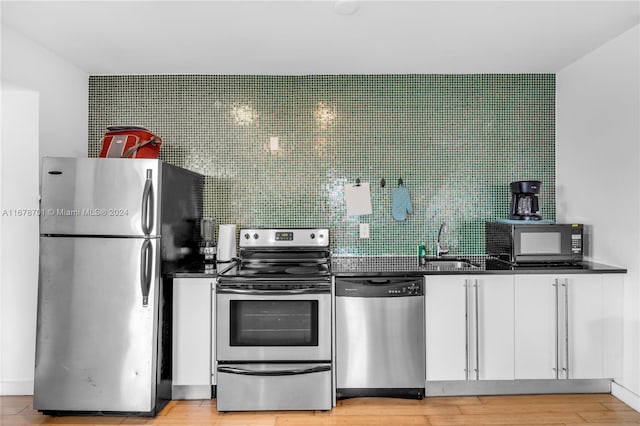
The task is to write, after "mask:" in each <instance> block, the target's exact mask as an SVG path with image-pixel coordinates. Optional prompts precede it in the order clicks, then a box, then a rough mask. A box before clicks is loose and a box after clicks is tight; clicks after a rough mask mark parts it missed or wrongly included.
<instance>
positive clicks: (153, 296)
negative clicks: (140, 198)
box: [34, 237, 161, 413]
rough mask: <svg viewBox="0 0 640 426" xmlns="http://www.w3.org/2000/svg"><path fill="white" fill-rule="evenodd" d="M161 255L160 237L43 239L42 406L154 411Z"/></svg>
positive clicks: (38, 380)
mask: <svg viewBox="0 0 640 426" xmlns="http://www.w3.org/2000/svg"><path fill="white" fill-rule="evenodd" d="M157 253H158V240H156V239H150V240H147V239H142V238H70V237H41V238H40V282H39V292H38V323H37V324H38V326H37V332H36V366H35V387H34V407H35V408H36V409H37V410H41V411H90V412H93V411H96V412H109V411H119V412H144V413H147V412H149V411H151V410H152V409H153V408H154V404H155V402H154V400H155V399H156V383H157V375H156V370H157V369H156V363H157V351H158V346H157V339H158V335H157V334H158V331H157V324H158V307H159V305H160V303H161V298H160V297H159V296H158V290H157V289H158V286H159V285H160V284H159V283H160V281H159V279H158V273H157V271H158V267H157V265H158V255H157ZM147 288H148V290H149V291H148V299H147V303H146V304H145V303H144V293H145V292H146V289H147Z"/></svg>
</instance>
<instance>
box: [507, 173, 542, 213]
mask: <svg viewBox="0 0 640 426" xmlns="http://www.w3.org/2000/svg"><path fill="white" fill-rule="evenodd" d="M510 186H511V204H510V207H509V219H514V220H541V219H542V214H540V203H539V200H538V197H539V195H538V194H539V193H540V186H541V182H540V181H537V180H521V181H517V182H511V185H510Z"/></svg>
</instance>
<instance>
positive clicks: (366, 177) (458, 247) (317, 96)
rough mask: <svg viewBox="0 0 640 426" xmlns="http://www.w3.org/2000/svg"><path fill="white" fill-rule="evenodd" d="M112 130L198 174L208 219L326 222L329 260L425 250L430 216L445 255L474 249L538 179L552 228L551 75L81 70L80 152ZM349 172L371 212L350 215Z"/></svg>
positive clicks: (431, 233)
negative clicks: (128, 131)
mask: <svg viewBox="0 0 640 426" xmlns="http://www.w3.org/2000/svg"><path fill="white" fill-rule="evenodd" d="M114 124H135V125H141V126H144V127H146V128H148V129H149V130H151V131H153V132H154V133H156V134H158V135H160V136H161V137H162V139H163V145H162V149H161V153H160V158H161V159H162V160H164V161H167V162H169V163H172V164H175V165H178V166H181V167H185V168H187V169H190V170H194V171H197V172H200V173H202V174H204V175H206V176H207V178H206V182H205V200H204V202H205V206H204V207H205V213H206V214H207V215H208V216H210V217H214V218H215V219H216V221H217V223H219V224H220V223H235V224H237V225H238V227H244V226H252V227H254V226H255V227H328V228H330V229H331V238H332V240H331V244H332V251H333V253H334V254H354V255H386V254H389V255H412V254H415V250H416V245H417V244H426V245H427V251H428V253H429V254H433V251H434V247H435V238H436V234H437V231H438V228H439V226H440V224H441V223H442V222H446V223H447V224H448V227H449V234H448V235H447V241H448V244H449V246H450V249H451V251H450V254H483V253H484V222H485V221H488V220H493V219H496V218H507V217H508V210H509V194H510V192H509V183H510V182H511V181H516V180H529V179H535V180H540V181H542V191H541V194H540V201H541V211H542V214H543V216H544V218H545V219H551V220H555V76H554V75H552V74H477V75H474V74H465V75H310V76H217V75H135V76H128V75H127V76H92V77H91V78H90V80H89V129H88V133H89V134H88V137H89V155H90V156H92V157H97V156H98V154H99V151H100V144H101V138H102V136H103V134H104V132H105V130H106V127H107V126H109V125H114ZM272 138H278V149H277V150H271V149H270V140H271V139H272ZM357 178H360V179H361V181H362V182H370V184H371V202H372V208H373V213H372V214H370V215H363V216H350V217H348V216H346V207H345V203H344V199H343V197H344V185H345V184H347V183H355V181H356V179H357ZM382 178H384V179H385V181H386V186H385V187H381V185H380V180H381V179H382ZM399 178H402V180H403V182H404V184H405V185H406V187H407V189H408V190H409V193H410V195H411V201H412V204H413V210H414V212H413V214H412V215H409V217H408V219H407V220H405V221H403V222H397V221H395V220H394V219H393V217H392V215H391V209H392V191H393V189H394V188H395V187H397V185H398V179H399ZM360 223H368V224H370V233H371V236H370V238H368V239H360V238H359V224H360Z"/></svg>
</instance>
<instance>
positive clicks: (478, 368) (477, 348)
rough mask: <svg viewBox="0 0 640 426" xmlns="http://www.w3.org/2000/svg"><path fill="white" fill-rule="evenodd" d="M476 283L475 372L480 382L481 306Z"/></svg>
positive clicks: (476, 283)
mask: <svg viewBox="0 0 640 426" xmlns="http://www.w3.org/2000/svg"><path fill="white" fill-rule="evenodd" d="M474 282H475V284H474V286H473V287H474V292H475V303H476V312H475V317H476V324H475V326H476V334H475V336H474V338H475V340H476V341H475V347H476V365H475V367H476V368H475V372H476V380H480V355H479V354H480V351H479V349H480V345H479V344H478V342H479V341H480V338H479V336H480V335H479V334H478V330H479V326H478V324H479V322H478V318H479V316H478V306H479V304H478V291H479V285H478V280H474Z"/></svg>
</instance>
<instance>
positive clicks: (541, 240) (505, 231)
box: [485, 221, 584, 264]
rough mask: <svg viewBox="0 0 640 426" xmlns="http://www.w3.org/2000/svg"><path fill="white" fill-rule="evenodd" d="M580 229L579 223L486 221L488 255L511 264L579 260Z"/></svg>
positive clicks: (581, 232) (580, 247)
mask: <svg viewBox="0 0 640 426" xmlns="http://www.w3.org/2000/svg"><path fill="white" fill-rule="evenodd" d="M583 233H584V226H583V225H581V224H560V223H554V224H537V223H535V222H533V223H532V222H531V221H528V222H526V223H523V224H513V223H502V222H486V223H485V243H486V248H487V255H489V256H491V257H495V258H498V259H500V260H503V261H505V262H508V263H511V264H523V263H566V262H569V263H575V262H580V261H581V260H582V255H583V240H584V238H583Z"/></svg>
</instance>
